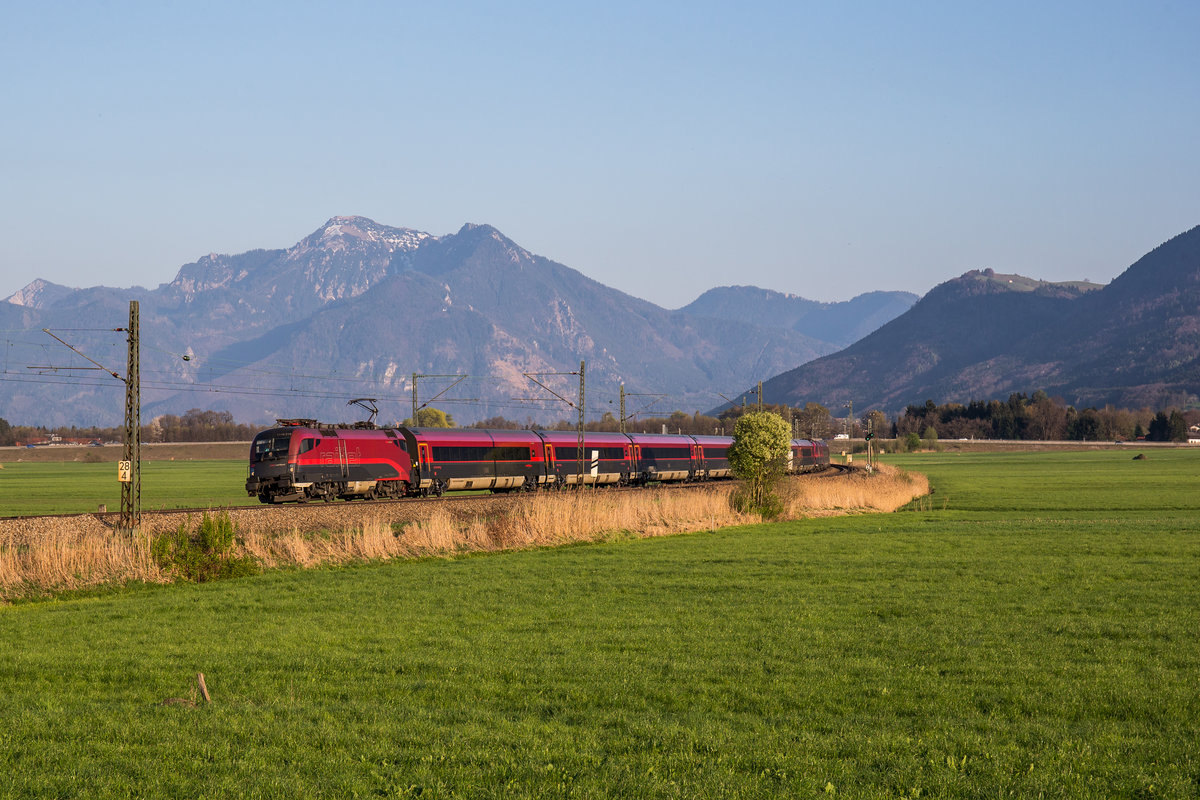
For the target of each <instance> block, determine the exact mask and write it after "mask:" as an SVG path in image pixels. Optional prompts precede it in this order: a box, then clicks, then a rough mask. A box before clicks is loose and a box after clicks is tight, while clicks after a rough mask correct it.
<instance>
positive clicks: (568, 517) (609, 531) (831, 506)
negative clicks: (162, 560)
mask: <svg viewBox="0 0 1200 800" xmlns="http://www.w3.org/2000/svg"><path fill="white" fill-rule="evenodd" d="M734 486H735V485H734V484H732V483H722V484H715V485H712V486H706V487H704V488H702V489H698V490H695V491H673V490H663V489H657V490H647V491H641V492H605V491H582V492H564V493H554V494H541V495H537V496H534V497H528V498H522V499H521V501H519V502H514V503H511V504H509V505H507V506H505V507H504V508H503V509H502V510H499V511H491V512H488V513H486V514H482V515H480V514H475V515H465V516H455V515H454V514H453V513H452V511H451V509H450V508H448V507H446V506H434V508H433V511H432V512H430V513H429V515H428V516H426V517H424V518H423V519H420V520H417V521H415V522H410V523H404V524H397V525H395V526H393V524H392V523H390V522H388V521H387V520H384V519H380V518H368V519H366V520H365V521H363V522H362V523H361V524H358V525H354V526H351V527H348V528H345V529H338V530H333V531H322V532H306V531H301V530H299V529H298V528H293V529H292V530H291V531H290V532H272V531H269V530H258V529H249V530H247V529H243V530H242V531H241V532H240V536H239V541H238V543H237V545H235V553H234V555H250V556H253V557H254V558H256V559H257V560H258V561H260V562H261V563H262V565H263V566H264V567H265V568H272V567H285V566H286V567H301V568H305V567H314V566H318V565H321V564H344V563H349V562H358V561H377V560H387V559H394V558H416V557H421V556H431V555H432V556H437V555H452V554H457V553H469V552H491V551H497V550H511V549H519V548H529V547H549V546H554V545H559V544H567V543H570V542H592V541H603V540H611V539H617V538H634V537H649V536H668V535H671V534H676V533H686V532H690V531H698V530H715V529H717V528H722V527H728V526H731V525H742V524H748V523H754V522H758V521H759V519H758V517H756V516H754V515H749V514H742V513H739V512H737V511H735V510H734V509H733V508H732V507H731V505H730V502H729V495H730V493H731V492H732V490H733V489H734ZM780 491H781V494H782V495H783V498H784V518H786V519H798V518H803V517H812V516H826V515H832V514H847V513H858V512H864V511H868V512H869V511H885V512H886V511H894V510H896V509H897V508H900V507H901V506H903V505H905V504H906V503H908V502H910V501H911V500H913V499H915V498H916V497H920V496H922V495H924V494H927V493H928V491H929V483H928V481H927V480H926V479H925V477H924V476H923V475H918V474H914V473H906V472H902V471H900V470H897V469H895V468H893V467H889V466H886V465H885V466H882V467H879V468H878V469H877V470H876V471H875V472H874V473H872V474H868V473H866V472H862V471H856V472H854V473H851V474H849V475H842V476H836V477H831V478H817V477H811V476H804V477H798V478H788V479H786V480H785V481H784V482H783V483H782V484H781V486H780ZM169 580H171V575H169V574H166V573H164V571H163V570H161V569H159V568H158V566H157V565H156V564H155V562H154V559H153V558H152V557H151V555H150V547H149V537H148V536H147V535H144V534H143V535H139V536H137V537H135V538H133V539H130V538H127V537H123V536H120V535H116V534H114V533H112V532H101V531H95V530H76V531H72V530H61V531H60V530H52V531H48V532H45V533H44V535H40V536H37V537H29V536H25V537H22V538H21V539H19V540H18V539H15V538H14V537H9V538H8V540H5V539H0V601H5V600H12V599H15V598H18V597H26V596H38V595H45V594H49V593H53V592H56V591H62V590H72V589H82V588H89V587H94V586H99V585H103V584H123V583H126V582H129V581H145V582H156V583H157V582H167V581H169Z"/></svg>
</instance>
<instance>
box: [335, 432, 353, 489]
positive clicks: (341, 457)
mask: <svg viewBox="0 0 1200 800" xmlns="http://www.w3.org/2000/svg"><path fill="white" fill-rule="evenodd" d="M337 446H338V466H339V467H340V468H341V473H342V480H345V479H346V477H347V476H348V475H349V471H350V470H349V460H350V459H349V456H348V455H347V453H346V441H345V440H344V439H338V444H337Z"/></svg>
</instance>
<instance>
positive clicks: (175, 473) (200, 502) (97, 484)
mask: <svg viewBox="0 0 1200 800" xmlns="http://www.w3.org/2000/svg"><path fill="white" fill-rule="evenodd" d="M258 504H259V502H258V498H256V497H250V496H249V495H247V494H246V461H245V459H241V460H232V459H217V460H211V461H143V462H142V508H143V509H144V510H150V509H161V508H209V507H213V506H245V505H255V506H256V505H258ZM100 505H106V506H107V507H108V510H109V511H120V509H121V484H120V483H119V482H118V481H117V465H116V462H115V461H106V462H103V463H85V462H40V463H39V462H36V461H28V462H9V463H5V464H0V516H3V517H13V516H26V515H37V514H86V513H92V512H95V511H96V510H97V508H99V506H100Z"/></svg>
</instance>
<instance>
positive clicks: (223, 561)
mask: <svg viewBox="0 0 1200 800" xmlns="http://www.w3.org/2000/svg"><path fill="white" fill-rule="evenodd" d="M236 540H237V527H236V526H235V525H234V524H233V521H232V520H231V519H230V518H229V515H228V514H219V515H218V516H216V517H210V516H209V515H208V514H207V513H205V514H204V516H203V517H202V518H201V520H200V525H199V527H198V528H196V530H195V531H194V532H189V531H188V529H187V526H186V525H183V524H181V525H180V526H179V528H178V529H176V531H175V532H174V533H169V534H165V535H163V536H159V537H156V538H155V539H154V541H153V542H152V543H151V545H150V554H151V556H153V558H154V561H155V563H157V564H158V566H159V568H160V569H162V570H165V571H169V572H171V573H173V574H174V575H175V577H177V578H179V579H181V580H185V581H195V582H197V583H203V582H205V581H212V580H218V579H220V578H237V577H241V576H243V575H256V574H258V572H260V567H259V564H258V561H257V560H255V559H254V558H253V557H252V556H248V555H241V556H235V555H234V554H233V545H234V542H235V541H236Z"/></svg>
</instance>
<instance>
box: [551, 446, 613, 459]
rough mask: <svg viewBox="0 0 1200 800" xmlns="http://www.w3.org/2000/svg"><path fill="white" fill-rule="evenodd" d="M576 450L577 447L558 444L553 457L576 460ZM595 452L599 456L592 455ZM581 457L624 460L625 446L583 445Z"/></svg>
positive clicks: (577, 450) (577, 457)
mask: <svg viewBox="0 0 1200 800" xmlns="http://www.w3.org/2000/svg"><path fill="white" fill-rule="evenodd" d="M578 452H579V448H578V447H562V446H559V447H556V448H555V449H554V457H555V458H556V459H557V460H558V461H577V460H578V459H579V456H578V455H576V453H578ZM597 452H598V453H599V454H600V455H599V456H593V455H592V454H593V453H597ZM583 457H584V458H586V459H588V460H589V461H590V460H591V459H592V458H599V459H600V460H601V461H621V460H624V458H625V448H624V447H588V446H586V445H584V448H583Z"/></svg>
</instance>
